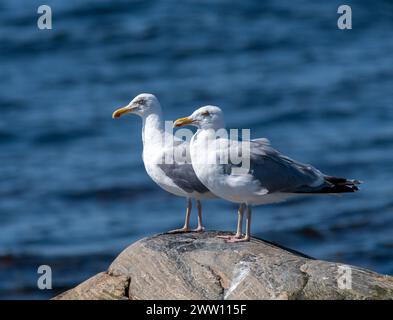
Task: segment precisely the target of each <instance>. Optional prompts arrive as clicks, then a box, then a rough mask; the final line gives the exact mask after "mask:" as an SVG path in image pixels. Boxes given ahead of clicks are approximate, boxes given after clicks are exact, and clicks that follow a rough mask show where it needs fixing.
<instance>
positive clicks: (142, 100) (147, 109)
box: [112, 93, 161, 119]
mask: <svg viewBox="0 0 393 320" xmlns="http://www.w3.org/2000/svg"><path fill="white" fill-rule="evenodd" d="M160 111H161V107H160V103H159V102H158V99H157V98H156V97H155V95H154V94H150V93H141V94H138V95H137V96H136V97H135V98H134V99H132V100H131V102H130V103H129V104H128V105H126V106H125V107H121V108H119V109H117V110H116V111H115V112H113V114H112V118H113V119H115V118H119V117H121V116H122V115H124V114H127V113H132V114H136V115H138V116H141V117H145V116H146V115H148V114H151V113H155V112H160Z"/></svg>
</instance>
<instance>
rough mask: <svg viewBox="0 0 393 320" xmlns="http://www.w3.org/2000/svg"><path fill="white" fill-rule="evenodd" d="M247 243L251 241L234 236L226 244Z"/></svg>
mask: <svg viewBox="0 0 393 320" xmlns="http://www.w3.org/2000/svg"><path fill="white" fill-rule="evenodd" d="M246 241H250V238H246V237H244V238H240V237H237V236H234V237H232V238H230V239H228V240H225V242H226V243H237V242H246Z"/></svg>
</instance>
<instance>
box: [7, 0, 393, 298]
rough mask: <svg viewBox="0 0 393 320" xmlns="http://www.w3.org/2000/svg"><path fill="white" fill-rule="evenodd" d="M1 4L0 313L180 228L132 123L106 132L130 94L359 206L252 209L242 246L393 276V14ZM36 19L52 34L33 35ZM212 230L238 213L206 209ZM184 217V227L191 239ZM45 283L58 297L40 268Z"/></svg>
mask: <svg viewBox="0 0 393 320" xmlns="http://www.w3.org/2000/svg"><path fill="white" fill-rule="evenodd" d="M345 3H346V4H349V5H351V7H352V14H353V29H352V30H339V29H338V28H337V18H338V16H339V15H338V14H337V8H338V6H339V5H340V4H342V2H340V1H289V0H288V1H273V0H270V1H236V2H235V1H218V0H217V1H216V0H212V1H202V0H194V1H191V0H185V1H149V0H143V1H121V0H118V1H113V0H112V1H76V0H73V1H60V0H46V1H44V2H43V3H42V2H41V1H36V0H34V1H24V0H3V1H1V2H0V112H1V116H0V298H3V299H10V298H18V299H19V298H20V299H25V298H34V299H36V298H38V299H46V298H50V297H53V296H54V295H56V294H58V293H59V292H62V291H64V290H66V289H68V288H70V287H72V286H74V285H76V284H77V283H79V282H81V281H83V280H84V279H87V278H88V277H90V276H92V275H94V274H95V273H97V272H99V271H103V270H105V269H106V268H107V267H108V265H109V264H110V262H111V261H112V260H113V259H114V258H115V257H116V255H117V254H118V253H120V251H121V250H122V249H124V248H125V247H126V246H127V245H129V244H131V243H132V242H134V241H136V240H138V239H140V238H142V237H146V236H150V235H153V234H156V233H160V232H164V231H167V230H170V229H174V228H177V227H180V226H181V225H182V224H183V219H184V209H185V199H183V198H178V197H175V196H172V195H170V194H168V193H166V192H164V191H162V190H161V189H160V188H159V187H157V186H156V185H155V184H154V183H153V182H152V181H151V180H150V178H149V177H148V176H147V174H146V173H145V171H144V167H143V164H142V160H141V151H142V143H141V121H140V119H139V118H137V117H131V116H129V117H123V118H121V119H120V120H116V121H115V120H113V119H112V118H111V114H112V112H113V111H114V110H115V109H116V108H117V107H119V106H122V105H124V104H126V103H128V101H129V100H131V99H132V98H133V97H134V96H135V95H137V94H138V93H141V92H150V93H154V94H155V95H157V97H158V98H159V100H160V101H161V104H162V106H163V109H164V112H165V117H166V119H175V118H178V117H180V116H186V115H188V114H190V113H191V112H192V111H193V110H194V109H195V108H196V107H198V106H201V105H206V104H215V105H218V106H220V107H222V109H223V110H224V111H225V113H226V122H227V125H228V127H230V128H251V135H252V137H253V138H257V137H267V138H269V139H270V140H271V142H272V144H273V146H274V147H276V148H277V149H278V150H280V151H281V152H283V153H285V154H287V155H289V156H290V157H292V158H295V159H297V160H299V161H302V162H306V163H311V164H313V165H314V166H316V167H317V168H319V169H320V170H322V171H323V172H325V173H327V174H330V175H336V176H344V177H348V178H356V179H359V180H362V181H364V184H363V185H362V189H361V191H360V192H358V193H356V194H351V195H346V196H343V197H338V198H337V197H312V198H299V199H296V200H292V201H289V202H286V203H283V204H279V205H269V206H265V207H258V208H256V209H254V215H253V230H252V231H253V234H254V236H257V237H261V238H263V239H266V240H269V241H273V242H277V243H279V244H281V245H284V246H287V247H290V248H292V249H295V250H299V251H301V252H303V253H305V254H307V255H310V256H313V257H315V258H319V259H326V260H332V261H337V262H342V263H349V264H355V265H358V266H361V267H365V268H370V269H372V270H375V271H377V272H380V273H384V274H390V275H392V274H393V32H392V31H393V3H392V1H388V0H386V1H383V0H381V1H379V0H378V1H346V2H345ZM41 4H48V5H50V6H51V8H52V13H53V22H52V23H53V29H52V30H39V29H38V28H37V19H38V17H39V15H38V14H37V8H38V6H39V5H41ZM204 212H205V215H204V218H205V219H204V220H205V223H206V226H207V228H208V229H221V230H234V229H235V226H236V219H237V215H236V205H235V204H230V203H228V202H224V201H218V200H217V201H209V202H205V207H204ZM195 220H196V219H195V215H193V222H194V223H195ZM42 264H46V265H50V266H51V267H52V272H53V287H54V289H53V290H46V291H45V290H43V291H42V290H38V288H37V284H36V283H37V277H38V275H37V268H38V266H39V265H42Z"/></svg>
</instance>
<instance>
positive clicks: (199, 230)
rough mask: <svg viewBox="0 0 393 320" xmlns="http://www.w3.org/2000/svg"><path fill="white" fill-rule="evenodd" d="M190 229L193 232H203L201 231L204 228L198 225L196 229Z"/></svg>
mask: <svg viewBox="0 0 393 320" xmlns="http://www.w3.org/2000/svg"><path fill="white" fill-rule="evenodd" d="M192 231H193V232H203V231H205V228H204V227H198V228H196V229H193V230H192Z"/></svg>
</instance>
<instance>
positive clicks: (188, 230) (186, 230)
mask: <svg viewBox="0 0 393 320" xmlns="http://www.w3.org/2000/svg"><path fill="white" fill-rule="evenodd" d="M191 231H192V230H191V229H190V228H186V227H183V228H180V229H175V230H171V231H168V232H167V233H186V232H191Z"/></svg>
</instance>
